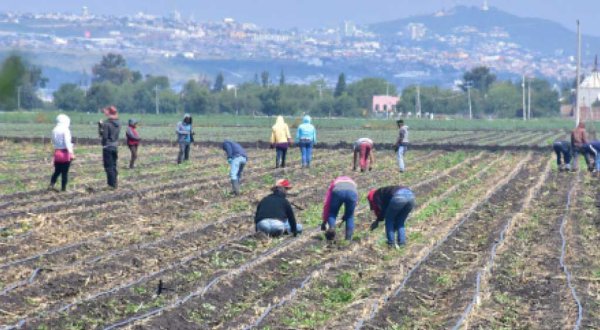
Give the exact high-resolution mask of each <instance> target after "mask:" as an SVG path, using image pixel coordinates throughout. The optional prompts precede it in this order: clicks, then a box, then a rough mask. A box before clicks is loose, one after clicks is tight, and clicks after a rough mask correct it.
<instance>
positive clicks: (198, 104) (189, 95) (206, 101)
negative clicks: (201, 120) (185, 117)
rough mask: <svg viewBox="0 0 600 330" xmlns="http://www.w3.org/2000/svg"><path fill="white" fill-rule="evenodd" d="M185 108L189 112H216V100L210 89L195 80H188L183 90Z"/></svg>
mask: <svg viewBox="0 0 600 330" xmlns="http://www.w3.org/2000/svg"><path fill="white" fill-rule="evenodd" d="M181 95H182V97H181V99H182V103H183V110H184V111H185V112H188V113H199V114H205V113H211V112H214V110H215V106H214V100H213V99H212V95H211V94H210V93H209V91H208V89H207V88H206V87H204V86H203V85H201V84H200V83H198V82H197V81H195V80H190V81H188V82H187V83H186V84H185V85H184V86H183V90H182V92H181Z"/></svg>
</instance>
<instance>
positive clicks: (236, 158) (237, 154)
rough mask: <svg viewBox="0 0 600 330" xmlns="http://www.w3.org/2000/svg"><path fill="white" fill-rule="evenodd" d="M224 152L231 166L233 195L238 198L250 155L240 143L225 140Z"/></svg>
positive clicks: (230, 174)
mask: <svg viewBox="0 0 600 330" xmlns="http://www.w3.org/2000/svg"><path fill="white" fill-rule="evenodd" d="M223 150H224V151H225V154H226V155H227V162H228V163H229V164H230V165H231V168H230V170H229V177H230V178H231V186H232V188H233V194H234V195H236V196H237V195H239V194H240V186H241V184H242V172H243V171H244V166H246V162H247V161H248V155H247V154H246V150H244V148H242V146H241V145H240V144H239V143H237V142H234V141H231V140H225V141H224V142H223Z"/></svg>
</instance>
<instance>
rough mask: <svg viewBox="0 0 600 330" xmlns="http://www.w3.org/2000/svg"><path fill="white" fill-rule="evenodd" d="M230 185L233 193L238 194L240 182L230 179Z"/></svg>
mask: <svg viewBox="0 0 600 330" xmlns="http://www.w3.org/2000/svg"><path fill="white" fill-rule="evenodd" d="M231 186H232V187H233V191H232V192H233V194H234V195H236V196H238V195H239V194H240V182H239V181H238V180H233V179H232V180H231Z"/></svg>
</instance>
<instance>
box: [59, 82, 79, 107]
mask: <svg viewBox="0 0 600 330" xmlns="http://www.w3.org/2000/svg"><path fill="white" fill-rule="evenodd" d="M53 95H54V106H56V107H57V108H59V109H61V110H67V111H82V110H83V109H84V108H85V92H84V91H83V90H82V89H81V88H79V86H77V85H75V84H62V85H61V86H60V88H59V89H58V90H57V91H56V92H54V94H53Z"/></svg>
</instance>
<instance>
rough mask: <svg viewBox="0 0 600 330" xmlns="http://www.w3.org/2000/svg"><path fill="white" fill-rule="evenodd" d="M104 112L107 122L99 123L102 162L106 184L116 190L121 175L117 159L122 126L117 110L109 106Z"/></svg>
mask: <svg viewBox="0 0 600 330" xmlns="http://www.w3.org/2000/svg"><path fill="white" fill-rule="evenodd" d="M103 112H104V115H105V116H106V118H107V120H106V121H102V120H100V121H99V122H98V134H99V135H100V138H101V140H102V161H103V163H104V171H105V172H106V182H107V183H108V186H109V187H111V188H113V189H116V188H117V185H118V184H117V176H118V174H119V173H118V171H117V159H118V158H119V155H118V147H119V133H120V132H121V124H120V123H119V114H118V112H117V108H115V107H114V106H109V107H106V108H104V110H103Z"/></svg>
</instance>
